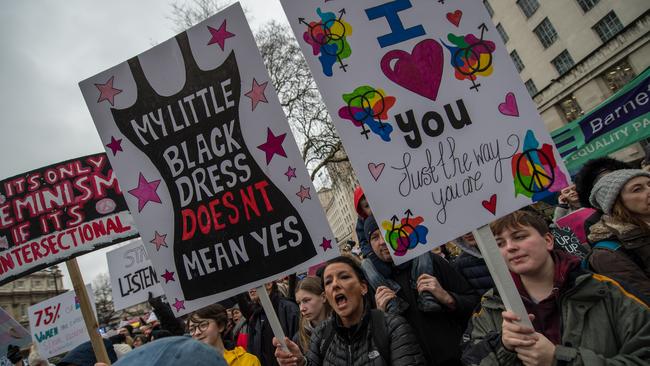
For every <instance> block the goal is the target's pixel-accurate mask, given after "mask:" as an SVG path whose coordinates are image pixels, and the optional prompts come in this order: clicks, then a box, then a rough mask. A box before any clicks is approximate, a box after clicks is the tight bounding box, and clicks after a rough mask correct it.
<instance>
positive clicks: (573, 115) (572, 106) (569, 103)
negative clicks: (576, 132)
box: [560, 95, 585, 122]
mask: <svg viewBox="0 0 650 366" xmlns="http://www.w3.org/2000/svg"><path fill="white" fill-rule="evenodd" d="M560 109H561V110H562V113H563V114H564V118H566V120H567V122H571V121H573V120H576V119H578V118H580V117H581V116H582V115H584V114H585V112H584V111H583V110H582V108H580V105H579V104H578V101H577V100H576V97H574V96H573V95H571V96H569V97H568V98H566V99H564V100H562V101H560Z"/></svg>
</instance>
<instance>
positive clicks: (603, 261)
mask: <svg viewBox="0 0 650 366" xmlns="http://www.w3.org/2000/svg"><path fill="white" fill-rule="evenodd" d="M589 201H590V203H591V204H592V205H593V206H594V207H596V208H598V209H600V210H602V211H603V213H604V215H603V216H602V218H601V219H600V221H598V222H597V223H596V224H594V225H592V226H591V228H590V234H589V241H590V242H592V243H594V246H593V251H592V253H591V255H590V256H589V265H590V267H591V269H592V270H593V271H594V272H596V273H599V274H603V275H606V276H609V277H612V278H614V279H616V280H618V281H621V282H624V283H626V284H627V285H628V286H630V287H631V288H633V289H636V290H637V291H638V292H639V293H641V294H643V295H644V296H645V297H647V298H650V173H648V172H646V171H643V170H641V169H621V170H616V171H614V172H611V173H608V174H607V175H605V176H603V177H602V178H601V179H599V180H598V182H597V183H596V184H595V185H594V188H593V189H592V190H591V195H590V196H589Z"/></svg>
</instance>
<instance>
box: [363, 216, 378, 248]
mask: <svg viewBox="0 0 650 366" xmlns="http://www.w3.org/2000/svg"><path fill="white" fill-rule="evenodd" d="M378 229H379V226H378V225H377V221H375V216H374V215H370V216H368V217H367V218H366V220H365V221H364V222H363V233H364V234H366V239H368V242H370V234H372V233H374V232H375V230H378Z"/></svg>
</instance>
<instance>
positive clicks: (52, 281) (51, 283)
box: [47, 278, 54, 287]
mask: <svg viewBox="0 0 650 366" xmlns="http://www.w3.org/2000/svg"><path fill="white" fill-rule="evenodd" d="M47 287H54V280H53V279H51V278H50V279H48V280H47Z"/></svg>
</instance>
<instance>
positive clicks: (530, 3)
mask: <svg viewBox="0 0 650 366" xmlns="http://www.w3.org/2000/svg"><path fill="white" fill-rule="evenodd" d="M517 5H519V8H521V11H523V12H524V15H525V16H526V18H530V17H531V16H532V15H533V14H535V12H536V11H537V9H538V8H539V3H538V2H537V0H517Z"/></svg>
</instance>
